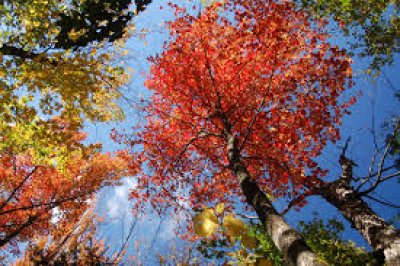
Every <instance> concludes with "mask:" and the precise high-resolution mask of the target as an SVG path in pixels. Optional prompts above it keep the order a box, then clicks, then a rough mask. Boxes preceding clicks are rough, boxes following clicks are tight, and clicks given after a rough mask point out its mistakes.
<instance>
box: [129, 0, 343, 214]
mask: <svg viewBox="0 0 400 266" xmlns="http://www.w3.org/2000/svg"><path fill="white" fill-rule="evenodd" d="M221 8H223V9H224V10H223V11H221ZM182 12H183V11H182V10H179V12H178V13H179V14H182ZM221 14H226V16H225V17H224V16H223V15H221ZM230 14H231V15H230ZM232 18H233V19H232ZM323 24H324V23H322V22H316V23H315V24H311V22H310V18H309V17H308V16H307V15H306V14H305V13H304V12H301V11H296V10H295V9H294V8H293V6H292V4H291V3H289V2H287V1H279V2H275V1H270V0H260V1H251V0H235V1H233V4H230V5H223V4H221V3H215V4H213V5H212V6H211V7H209V8H207V9H206V10H205V11H204V12H203V13H202V14H201V15H199V16H198V17H194V16H190V15H187V14H183V15H181V17H179V18H177V19H176V20H175V21H174V22H173V23H171V24H170V27H171V41H170V44H169V45H168V47H166V50H165V51H164V52H163V53H162V54H161V55H159V56H157V57H154V58H151V62H152V63H153V65H152V67H151V74H150V76H149V78H148V79H147V81H146V86H147V87H148V88H149V89H150V90H151V91H152V92H153V96H152V103H151V104H150V105H149V106H148V108H147V112H148V116H147V124H146V126H145V127H144V130H142V131H141V132H140V133H139V135H138V138H139V139H141V142H142V144H143V150H142V151H140V152H136V153H134V159H135V160H137V161H138V162H143V165H142V169H143V170H142V172H141V174H139V175H138V187H137V188H136V189H135V191H133V192H132V194H131V196H132V198H136V199H138V200H139V199H140V202H142V201H150V202H151V203H152V204H153V206H154V207H155V208H156V209H157V210H159V211H161V210H162V209H163V208H164V207H166V206H170V205H174V204H175V205H176V203H177V202H178V203H182V200H179V199H178V196H180V197H184V198H185V200H186V201H187V202H188V203H189V204H190V206H191V207H201V206H202V205H204V204H210V203H213V202H223V201H225V202H229V201H231V200H235V198H236V199H237V195H240V189H239V186H238V183H237V179H236V177H234V176H232V174H231V173H230V172H229V171H228V170H227V163H228V160H227V152H228V151H227V138H226V136H227V132H228V131H229V133H231V134H233V135H235V136H236V137H237V139H238V140H239V147H240V154H241V157H242V161H243V162H244V163H245V165H246V166H247V168H248V169H249V171H250V173H251V175H252V177H253V178H254V179H255V180H257V181H258V183H259V185H260V186H261V188H262V189H263V190H264V191H266V192H271V191H272V192H273V193H274V194H275V196H284V195H288V193H289V191H291V193H293V194H296V190H298V189H300V188H302V185H303V183H304V181H305V180H306V179H308V180H310V179H313V178H315V177H321V176H323V175H324V174H325V172H324V171H323V170H322V169H321V168H319V167H318V166H317V164H316V163H315V161H314V159H315V157H317V156H318V155H320V153H321V151H322V149H323V148H324V146H325V145H326V144H327V142H328V141H335V140H337V139H338V138H339V132H338V126H339V125H340V119H341V117H342V115H343V113H344V111H345V110H346V108H347V107H348V106H349V105H350V104H349V102H347V103H344V104H340V100H339V96H340V95H341V94H342V92H343V91H344V90H345V88H346V87H350V86H351V68H350V60H349V58H348V57H347V56H346V54H345V52H344V51H342V50H339V49H338V48H337V47H333V46H331V45H330V44H329V43H328V42H327V41H326V38H327V35H326V34H325V33H324V29H323ZM135 143H137V141H135ZM174 201H175V202H174Z"/></svg>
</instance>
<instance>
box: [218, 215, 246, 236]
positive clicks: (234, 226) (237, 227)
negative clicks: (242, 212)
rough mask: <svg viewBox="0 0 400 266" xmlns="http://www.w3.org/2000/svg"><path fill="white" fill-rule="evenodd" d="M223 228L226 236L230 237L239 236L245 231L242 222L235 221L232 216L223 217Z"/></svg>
mask: <svg viewBox="0 0 400 266" xmlns="http://www.w3.org/2000/svg"><path fill="white" fill-rule="evenodd" d="M223 226H224V228H225V230H226V234H227V235H228V236H230V237H238V236H241V235H242V234H243V232H244V229H245V228H244V223H243V221H242V220H239V219H236V218H235V216H234V215H233V214H228V215H226V216H225V217H224V221H223Z"/></svg>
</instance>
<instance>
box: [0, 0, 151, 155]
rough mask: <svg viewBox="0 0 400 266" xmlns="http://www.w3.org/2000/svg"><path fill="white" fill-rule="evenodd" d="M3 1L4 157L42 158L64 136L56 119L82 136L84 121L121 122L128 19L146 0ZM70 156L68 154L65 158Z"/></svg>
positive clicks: (0, 115) (0, 134) (0, 100)
mask: <svg viewBox="0 0 400 266" xmlns="http://www.w3.org/2000/svg"><path fill="white" fill-rule="evenodd" d="M130 3H131V1H128V0H107V1H95V0H74V1H55V0H34V1H33V0H29V1H8V0H5V1H0V24H1V25H2V26H1V32H0V121H1V122H0V140H1V141H2V143H1V145H0V152H1V151H4V150H7V149H12V150H13V152H14V153H15V152H17V153H18V152H21V153H25V152H26V151H30V152H31V153H32V155H34V156H35V157H37V158H39V159H41V160H42V161H43V160H46V159H48V158H49V157H51V156H53V155H52V154H51V153H52V152H54V149H57V145H58V144H61V143H63V142H65V140H66V139H65V138H64V136H63V135H60V134H56V132H54V131H53V128H54V127H55V124H56V123H55V122H54V118H56V117H57V120H62V121H65V122H66V123H68V125H69V130H70V131H71V130H72V131H73V130H75V131H79V130H81V129H82V125H83V121H85V120H91V121H94V122H96V121H109V120H118V119H121V118H123V113H122V110H121V109H120V108H119V106H118V102H117V101H118V98H119V96H120V92H119V88H120V87H121V86H122V85H123V84H125V83H126V82H127V81H128V75H127V74H126V73H124V69H123V65H122V64H121V63H119V62H118V55H120V54H121V51H120V49H118V45H119V46H120V45H122V44H123V43H124V41H125V39H126V37H128V36H129V34H130V32H129V31H132V27H133V25H131V24H130V23H129V21H130V19H131V18H132V17H133V16H134V15H135V14H137V13H138V12H140V11H143V10H144V8H145V5H146V4H148V3H150V1H149V0H137V1H135V3H136V10H135V11H133V12H132V11H129V10H128V8H129V4H130ZM66 155H67V154H64V156H66Z"/></svg>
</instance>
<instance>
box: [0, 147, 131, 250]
mask: <svg viewBox="0 0 400 266" xmlns="http://www.w3.org/2000/svg"><path fill="white" fill-rule="evenodd" d="M121 154H122V153H121ZM126 169H127V165H126V161H125V160H124V159H123V158H121V157H119V156H116V157H113V156H111V155H110V154H102V153H98V152H93V153H92V154H91V155H89V156H87V157H86V156H85V157H83V156H79V155H72V156H71V157H70V158H69V159H68V161H67V162H66V163H65V165H64V166H63V168H62V169H59V168H56V167H55V166H49V165H36V164H34V163H33V162H32V158H31V156H29V155H17V154H13V153H12V152H11V151H9V152H4V153H2V154H0V187H1V193H0V232H1V235H0V247H4V246H6V245H7V244H9V243H10V241H27V240H30V239H32V238H33V237H35V236H38V235H47V234H48V233H49V231H50V230H51V229H52V228H53V227H54V226H56V224H57V223H60V222H62V221H70V222H73V221H76V220H77V219H79V217H80V216H81V214H82V213H83V212H84V211H85V210H86V208H87V206H88V203H89V200H90V199H91V197H92V196H93V195H94V193H95V192H96V191H98V190H99V189H100V188H102V187H104V186H106V185H113V184H117V182H118V180H119V179H120V178H121V177H122V176H123V175H126V174H127V170H126Z"/></svg>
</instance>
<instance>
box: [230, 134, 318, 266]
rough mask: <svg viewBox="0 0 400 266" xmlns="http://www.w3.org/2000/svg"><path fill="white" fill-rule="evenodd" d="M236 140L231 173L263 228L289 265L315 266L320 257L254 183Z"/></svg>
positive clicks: (232, 142) (231, 152)
mask: <svg viewBox="0 0 400 266" xmlns="http://www.w3.org/2000/svg"><path fill="white" fill-rule="evenodd" d="M236 146H237V144H236V140H235V137H234V136H229V139H228V151H229V156H228V158H229V162H230V169H231V171H232V172H233V173H234V174H235V176H236V177H237V179H238V181H239V183H240V186H241V188H242V191H243V194H244V196H245V197H246V201H247V203H248V204H250V205H251V206H252V207H253V208H254V210H255V211H256V212H257V215H258V217H259V218H260V220H261V222H262V224H263V225H264V226H265V228H266V230H267V232H268V234H269V236H270V237H271V239H272V241H273V242H274V244H275V245H276V246H277V248H278V249H279V250H280V251H281V252H282V254H283V256H284V260H285V263H286V264H285V265H290V266H311V265H320V264H319V263H317V257H316V255H315V254H314V253H313V252H312V251H311V249H310V248H309V247H308V246H307V244H306V243H305V241H304V239H303V238H302V237H301V236H300V234H299V233H297V232H296V231H295V230H294V229H293V228H292V227H290V225H289V224H287V223H286V221H285V219H284V218H283V217H282V216H281V215H279V214H278V212H277V211H276V210H275V208H274V206H273V205H272V203H271V201H270V200H269V199H268V197H267V196H266V195H265V193H264V192H263V191H261V189H260V188H259V186H258V185H257V183H256V182H254V181H253V180H252V179H251V176H250V174H249V172H248V171H247V169H246V167H245V166H244V165H243V163H242V162H241V161H240V155H239V153H238V152H237V147H236Z"/></svg>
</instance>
